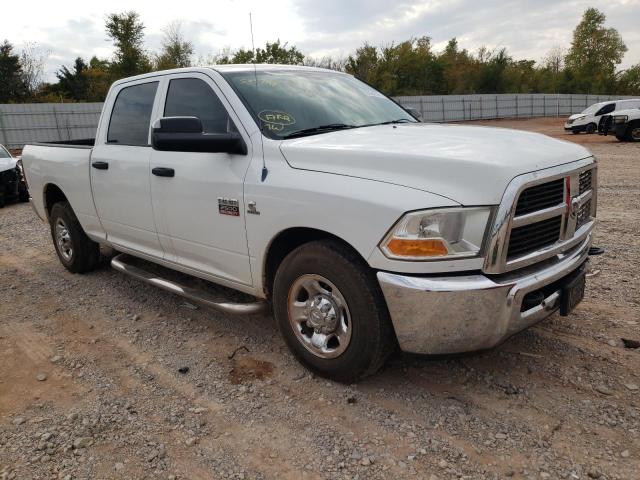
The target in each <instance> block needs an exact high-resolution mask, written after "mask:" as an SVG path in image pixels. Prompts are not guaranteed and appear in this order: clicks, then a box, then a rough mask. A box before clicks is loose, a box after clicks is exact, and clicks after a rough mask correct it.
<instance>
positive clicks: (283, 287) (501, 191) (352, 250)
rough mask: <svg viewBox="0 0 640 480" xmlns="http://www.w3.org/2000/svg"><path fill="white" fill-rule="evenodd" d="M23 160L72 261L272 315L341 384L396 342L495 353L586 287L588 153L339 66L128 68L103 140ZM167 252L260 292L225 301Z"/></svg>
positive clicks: (590, 190)
mask: <svg viewBox="0 0 640 480" xmlns="http://www.w3.org/2000/svg"><path fill="white" fill-rule="evenodd" d="M23 161H24V166H25V168H26V177H27V180H28V184H29V189H30V192H31V195H32V203H33V206H34V208H35V210H36V212H37V214H38V215H39V216H40V218H41V219H43V220H45V221H47V222H48V223H49V224H50V225H51V234H52V237H53V241H54V245H55V248H56V251H57V253H58V256H59V258H60V261H61V262H62V264H63V265H64V266H65V267H66V268H67V269H68V270H69V271H71V272H87V271H89V270H92V269H93V268H95V267H96V266H97V265H98V261H99V255H100V254H99V244H105V245H107V246H110V247H112V248H113V249H115V250H116V251H117V252H120V253H119V254H118V255H117V256H115V257H114V258H113V259H112V260H111V264H112V266H113V267H115V268H116V269H118V270H120V271H122V272H124V273H128V274H130V275H133V276H134V277H137V278H139V279H141V280H144V281H146V282H149V283H151V284H153V285H156V286H158V287H160V288H164V289H166V290H169V291H171V292H174V293H177V294H181V295H185V296H187V297H188V298H191V299H194V300H196V301H201V302H202V303H205V304H208V305H210V306H213V307H214V308H218V309H220V310H223V311H226V312H230V313H252V312H258V311H262V310H265V309H267V308H272V310H273V314H274V316H275V318H276V322H277V324H278V326H279V328H280V330H281V332H282V335H283V337H284V339H285V341H286V343H287V345H288V346H289V347H290V349H291V351H292V352H293V353H294V354H295V356H296V357H297V358H298V359H299V360H300V361H301V362H302V363H303V364H304V365H306V366H307V367H308V368H310V369H312V370H313V371H315V372H317V373H318V374H320V375H323V376H326V377H329V378H333V379H336V380H339V381H344V382H351V381H354V380H357V379H359V378H362V377H363V376H365V375H367V374H371V373H372V372H375V371H376V370H377V369H378V368H379V367H380V366H381V365H382V364H383V363H384V361H385V359H386V358H387V357H388V355H389V354H390V352H392V351H393V350H394V349H395V348H397V347H398V346H399V347H400V349H402V350H404V351H408V352H415V353H423V354H446V353H456V352H468V351H475V350H481V349H486V348H490V347H493V346H495V345H496V344H498V343H500V342H502V341H503V340H505V339H506V338H508V337H509V336H511V335H513V334H514V333H516V332H518V331H520V330H522V329H524V328H526V327H528V326H530V325H532V324H534V323H536V322H538V321H540V320H542V319H543V318H545V317H547V316H549V315H551V314H552V313H553V312H555V311H557V310H560V313H561V314H563V315H567V314H568V313H569V312H570V311H571V310H572V309H573V308H574V307H575V305H576V304H577V303H578V302H579V301H580V300H581V299H582V298H583V295H584V288H585V271H584V270H585V262H586V261H587V258H588V254H589V246H590V243H591V238H592V230H593V227H594V223H595V213H596V190H597V188H596V185H597V181H596V161H595V159H594V158H593V157H592V156H591V155H590V153H589V152H588V151H587V150H585V149H584V148H582V147H580V146H577V145H575V144H572V143H567V142H563V141H559V140H554V139H551V138H549V137H546V136H543V135H538V134H534V133H525V132H518V131H512V130H506V129H498V128H485V127H475V126H464V125H435V124H425V123H420V122H418V121H417V120H416V118H414V116H413V115H412V114H411V113H410V112H409V111H407V110H405V109H403V108H402V107H400V106H399V105H398V104H396V103H395V102H394V101H392V100H391V99H389V98H388V97H386V96H385V95H383V94H381V93H380V92H378V91H377V90H375V89H373V88H371V87H369V86H367V85H366V84H364V83H362V82H360V81H358V80H356V79H355V78H353V77H352V76H350V75H347V74H343V73H338V72H333V71H327V70H322V69H315V68H305V67H291V66H274V65H236V66H214V67H211V68H189V69H180V70H171V71H164V72H157V73H151V74H146V75H141V76H137V77H133V78H127V79H124V80H120V81H118V82H116V83H115V84H114V85H113V86H112V87H111V90H110V92H109V95H108V97H107V100H106V103H105V105H104V109H103V112H102V117H101V119H100V123H99V126H98V131H97V136H96V138H95V139H91V140H84V141H78V142H71V143H68V144H34V145H28V146H27V147H26V148H25V149H24V154H23ZM139 259H143V260H144V261H140V260H139ZM155 264H159V265H161V266H162V269H163V270H167V271H169V272H171V271H176V270H177V271H179V272H181V275H182V276H183V277H186V278H187V279H190V278H192V277H197V278H198V279H200V280H197V281H195V282H194V283H197V284H202V283H206V282H202V280H201V279H204V280H206V281H209V282H213V283H215V284H218V285H222V286H224V287H230V288H231V289H234V290H237V291H240V292H244V294H248V295H250V296H252V297H253V298H250V299H249V301H248V302H245V303H238V302H237V301H236V302H234V301H231V300H230V299H228V298H227V299H218V300H216V299H211V298H210V296H207V295H206V294H205V289H204V288H202V289H198V288H195V287H192V286H189V285H186V284H184V283H182V284H180V283H178V282H177V281H174V280H171V279H169V278H164V277H162V276H159V275H158V274H157V273H155V272H154V271H152V270H153V268H147V267H145V265H147V266H151V267H154V265H155ZM154 268H155V267H154ZM184 274H188V276H187V275H184ZM232 296H233V295H232Z"/></svg>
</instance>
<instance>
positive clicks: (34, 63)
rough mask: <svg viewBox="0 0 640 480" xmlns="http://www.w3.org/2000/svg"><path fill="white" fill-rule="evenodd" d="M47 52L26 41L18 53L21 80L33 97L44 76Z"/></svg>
mask: <svg viewBox="0 0 640 480" xmlns="http://www.w3.org/2000/svg"><path fill="white" fill-rule="evenodd" d="M48 56H49V52H47V51H45V50H43V49H42V48H40V47H39V46H38V45H37V44H35V43H27V44H26V45H25V46H24V48H23V49H22V52H21V53H20V66H21V67H22V80H23V82H24V84H25V86H26V88H27V93H28V95H29V97H31V98H35V96H36V95H37V93H38V90H39V88H40V86H41V85H42V82H43V78H44V64H45V62H46V60H47V57H48Z"/></svg>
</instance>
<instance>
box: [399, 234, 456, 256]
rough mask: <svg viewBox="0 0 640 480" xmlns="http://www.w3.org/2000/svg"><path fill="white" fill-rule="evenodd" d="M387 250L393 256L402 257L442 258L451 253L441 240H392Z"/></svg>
mask: <svg viewBox="0 0 640 480" xmlns="http://www.w3.org/2000/svg"><path fill="white" fill-rule="evenodd" d="M387 249H388V250H389V252H391V253H392V254H394V255H397V256H402V257H441V256H443V255H447V254H448V253H449V250H448V249H447V246H446V245H445V243H444V242H443V241H442V240H441V239H439V238H435V239H424V240H415V239H414V240H406V239H402V238H392V239H391V240H390V241H389V243H388V244H387Z"/></svg>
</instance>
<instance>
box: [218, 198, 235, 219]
mask: <svg viewBox="0 0 640 480" xmlns="http://www.w3.org/2000/svg"><path fill="white" fill-rule="evenodd" d="M218 213H220V215H231V216H232V217H239V216H240V205H239V203H238V200H236V199H235V198H222V197H218Z"/></svg>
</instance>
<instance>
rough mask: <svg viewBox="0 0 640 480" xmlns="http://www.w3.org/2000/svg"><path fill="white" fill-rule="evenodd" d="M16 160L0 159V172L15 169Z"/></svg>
mask: <svg viewBox="0 0 640 480" xmlns="http://www.w3.org/2000/svg"><path fill="white" fill-rule="evenodd" d="M17 161H18V159H17V158H0V172H4V171H5V170H12V169H14V168H16V162H17Z"/></svg>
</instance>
